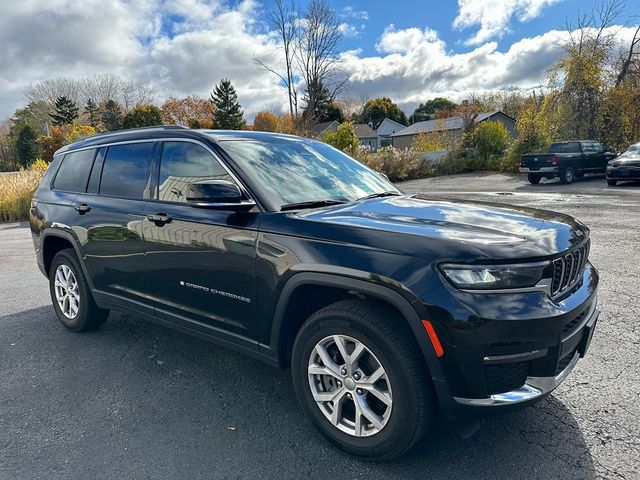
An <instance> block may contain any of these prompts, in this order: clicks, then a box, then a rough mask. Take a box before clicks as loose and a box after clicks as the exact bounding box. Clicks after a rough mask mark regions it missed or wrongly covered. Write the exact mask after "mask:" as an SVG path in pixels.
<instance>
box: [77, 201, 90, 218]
mask: <svg viewBox="0 0 640 480" xmlns="http://www.w3.org/2000/svg"><path fill="white" fill-rule="evenodd" d="M73 208H75V209H76V211H77V212H78V213H79V214H80V215H84V214H85V213H87V212H88V211H89V210H91V207H90V206H89V205H87V204H86V203H76V204H75V205H74V206H73Z"/></svg>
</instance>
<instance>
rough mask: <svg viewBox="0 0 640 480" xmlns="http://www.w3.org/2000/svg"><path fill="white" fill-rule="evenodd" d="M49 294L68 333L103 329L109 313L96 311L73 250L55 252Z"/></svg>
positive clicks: (97, 309)
mask: <svg viewBox="0 0 640 480" xmlns="http://www.w3.org/2000/svg"><path fill="white" fill-rule="evenodd" d="M49 290H50V292H51V300H52V302H53V307H54V308H55V311H56V314H57V315H58V319H59V320H60V322H61V323H62V324H63V325H64V326H65V327H67V328H68V329H69V330H73V331H74V332H82V331H85V330H93V329H96V328H98V327H99V326H100V325H102V324H103V323H104V322H105V320H106V319H107V317H108V316H109V310H103V309H101V308H98V306H97V305H96V303H95V301H94V300H93V297H92V296H91V291H90V289H89V285H88V284H87V281H86V279H85V277H84V273H83V271H82V267H81V266H80V262H78V259H77V257H76V254H75V252H74V250H73V249H71V248H68V249H66V250H61V251H60V252H58V253H57V254H56V255H55V257H53V261H52V262H51V268H50V269H49Z"/></svg>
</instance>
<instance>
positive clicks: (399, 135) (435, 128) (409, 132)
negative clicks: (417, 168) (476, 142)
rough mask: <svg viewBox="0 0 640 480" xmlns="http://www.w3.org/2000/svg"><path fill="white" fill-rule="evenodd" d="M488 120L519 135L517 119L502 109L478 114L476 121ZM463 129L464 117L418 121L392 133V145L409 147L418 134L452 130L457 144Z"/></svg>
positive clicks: (514, 134)
mask: <svg viewBox="0 0 640 480" xmlns="http://www.w3.org/2000/svg"><path fill="white" fill-rule="evenodd" d="M487 120H489V121H492V122H500V123H502V124H503V125H504V126H505V128H506V129H507V131H508V132H509V135H510V136H511V137H512V138H516V137H517V136H518V132H517V130H516V121H515V119H514V118H512V117H510V116H509V115H507V114H505V113H502V112H500V111H494V112H483V113H479V114H478V116H477V117H476V119H475V122H476V123H480V122H484V121H487ZM462 130H463V121H462V117H449V118H442V119H438V120H427V121H425V122H417V123H414V124H413V125H410V126H408V127H406V128H404V129H402V130H400V131H398V132H396V133H394V134H392V135H391V139H392V145H393V146H394V147H396V148H409V147H411V144H412V143H413V141H414V140H415V138H416V136H417V135H418V134H420V133H431V132H450V134H451V141H452V144H455V143H457V141H458V140H459V139H460V137H461V136H462Z"/></svg>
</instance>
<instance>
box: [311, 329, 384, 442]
mask: <svg viewBox="0 0 640 480" xmlns="http://www.w3.org/2000/svg"><path fill="white" fill-rule="evenodd" d="M307 372H308V377H309V386H310V388H311V394H312V396H313V399H314V400H315V402H316V404H317V406H318V408H319V409H320V411H321V412H322V413H323V414H324V416H325V417H326V418H327V419H328V420H329V421H330V422H331V423H332V424H333V425H334V426H335V427H336V428H338V429H339V430H341V431H343V432H345V433H347V434H349V435H352V436H354V437H367V436H371V435H375V434H376V433H378V432H380V431H381V430H382V429H383V428H384V427H385V425H386V424H387V423H388V421H389V418H390V416H391V409H392V407H393V394H392V392H391V383H390V381H389V378H388V376H387V373H386V371H385V369H384V368H383V366H382V364H381V363H380V361H379V360H378V358H377V357H376V356H375V355H374V354H373V352H371V350H369V348H367V347H366V346H365V345H364V343H362V342H360V341H359V340H356V339H355V338H352V337H349V336H346V335H332V336H329V337H325V338H323V339H322V340H320V341H319V342H318V343H317V344H316V346H315V348H314V349H313V350H312V352H311V356H310V358H309V365H308V370H307Z"/></svg>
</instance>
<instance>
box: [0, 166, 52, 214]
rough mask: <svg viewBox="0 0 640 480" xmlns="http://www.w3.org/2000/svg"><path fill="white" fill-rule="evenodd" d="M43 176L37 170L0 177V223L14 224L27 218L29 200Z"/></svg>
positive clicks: (41, 172)
mask: <svg viewBox="0 0 640 480" xmlns="http://www.w3.org/2000/svg"><path fill="white" fill-rule="evenodd" d="M40 162H42V160H40ZM34 163H39V162H38V161H36V162H34ZM43 175H44V171H43V170H38V169H34V170H20V171H19V172H15V173H7V174H3V175H0V222H16V221H19V220H24V219H25V218H27V217H28V216H29V208H30V207H31V198H32V197H33V194H34V192H35V191H36V188H38V184H39V183H40V180H41V179H42V176H43Z"/></svg>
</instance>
